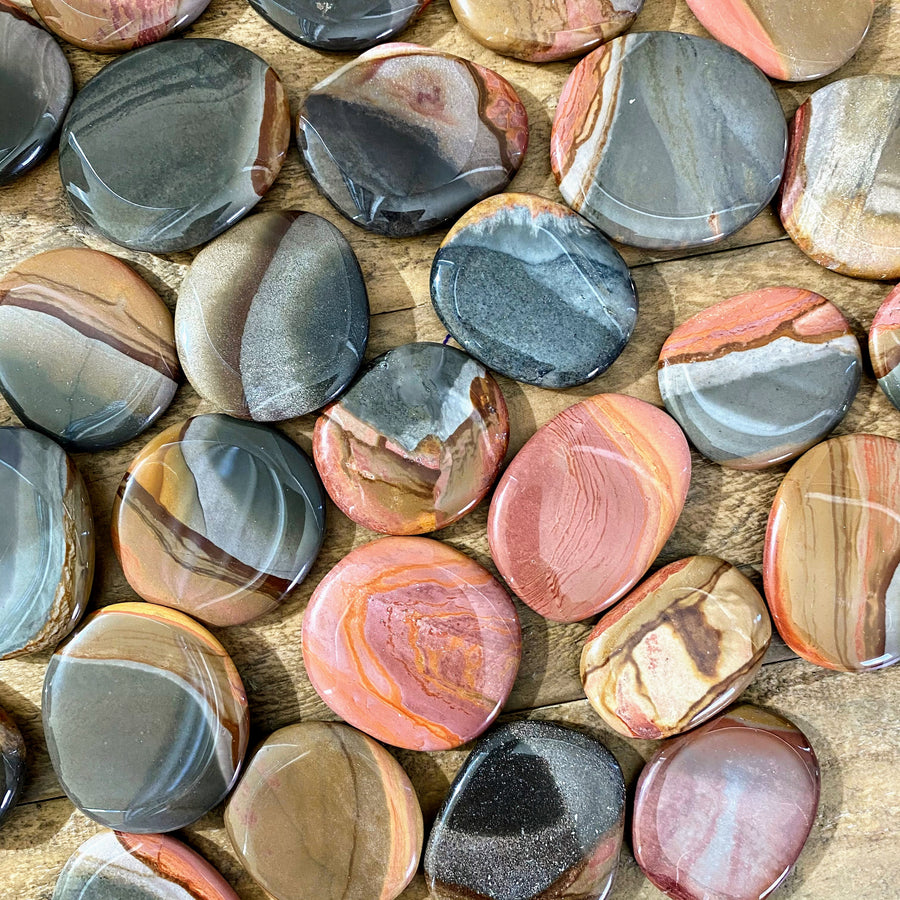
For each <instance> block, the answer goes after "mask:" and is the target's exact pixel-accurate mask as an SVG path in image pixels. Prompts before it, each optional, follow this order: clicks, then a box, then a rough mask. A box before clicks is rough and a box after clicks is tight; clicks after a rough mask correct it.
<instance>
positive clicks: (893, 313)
mask: <svg viewBox="0 0 900 900" xmlns="http://www.w3.org/2000/svg"><path fill="white" fill-rule="evenodd" d="M869 357H870V359H871V360H872V368H873V369H874V370H875V377H876V378H877V379H878V386H879V387H880V388H881V389H882V390H883V391H884V392H885V394H886V395H887V398H888V400H890V401H891V403H893V404H894V406H896V407H897V408H898V409H900V369H898V368H897V367H898V365H900V285H897V287H895V288H894V290H892V291H891V292H890V294H888V296H887V299H886V300H885V301H884V303H882V304H881V306H880V307H879V309H878V312H877V313H876V314H875V319H874V320H873V321H872V327H871V329H870V330H869Z"/></svg>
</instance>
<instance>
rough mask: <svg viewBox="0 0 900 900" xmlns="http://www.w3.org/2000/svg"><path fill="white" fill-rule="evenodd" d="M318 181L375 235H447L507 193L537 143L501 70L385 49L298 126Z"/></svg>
mask: <svg viewBox="0 0 900 900" xmlns="http://www.w3.org/2000/svg"><path fill="white" fill-rule="evenodd" d="M297 143H298V145H299V147H300V153H301V155H302V157H303V161H304V162H305V163H306V167H307V169H309V173H310V175H311V176H312V179H313V181H314V182H315V183H316V185H317V186H318V187H319V190H320V191H322V193H323V194H324V195H325V196H326V197H327V198H328V199H329V200H330V201H331V203H333V204H334V206H335V208H336V209H337V210H338V211H339V212H340V213H342V214H343V215H345V216H346V217H347V218H348V219H350V220H351V221H352V222H355V223H356V224H357V225H359V226H360V227H362V228H365V229H366V230H367V231H374V232H377V233H378V234H385V235H388V236H390V237H405V236H409V235H413V234H420V233H421V232H423V231H428V230H429V229H431V228H437V227H438V226H439V225H441V224H442V223H443V222H446V221H447V220H448V219H452V218H454V217H455V216H457V215H458V214H459V213H460V212H462V211H463V210H464V209H466V208H468V207H469V206H471V205H472V204H473V203H475V202H476V201H478V200H481V199H482V198H483V197H486V196H488V195H489V194H495V193H497V191H502V190H503V189H504V188H505V187H506V186H507V184H509V182H510V179H511V178H512V177H513V175H515V173H516V172H517V171H518V169H519V166H520V165H521V164H522V159H523V157H524V155H525V149H526V147H527V146H528V114H527V113H526V112H525V107H524V106H523V105H522V102H521V100H519V98H518V96H517V95H516V92H515V91H514V90H513V88H512V86H511V85H510V84H509V82H508V81H506V80H505V79H504V78H501V77H500V76H499V75H498V74H497V73H496V72H494V71H492V70H491V69H486V68H484V67H483V66H479V65H478V64H477V63H473V62H469V61H468V60H465V59H460V58H459V57H458V56H451V55H450V54H449V53H442V52H440V51H439V50H432V49H430V48H427V47H419V46H416V45H415V44H385V45H384V46H383V47H378V48H376V49H374V50H370V51H368V52H367V53H364V54H363V55H362V56H360V57H359V58H358V59H355V60H354V61H353V62H351V63H348V64H347V65H346V66H344V67H343V68H341V69H338V70H337V72H335V73H334V74H333V75H330V76H329V77H328V78H326V79H325V80H324V81H321V82H319V84H317V85H316V86H315V87H314V88H313V89H312V91H311V92H310V93H309V95H308V96H307V98H306V102H305V103H304V104H303V107H302V108H301V110H300V116H299V118H298V121H297Z"/></svg>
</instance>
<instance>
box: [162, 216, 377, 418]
mask: <svg viewBox="0 0 900 900" xmlns="http://www.w3.org/2000/svg"><path fill="white" fill-rule="evenodd" d="M175 328H176V336H177V339H178V355H179V357H180V358H181V359H182V361H183V364H184V369H185V374H186V375H187V377H188V380H189V381H190V382H191V384H192V385H193V387H194V390H196V391H197V393H198V394H200V396H201V397H205V398H206V399H207V400H209V401H210V402H211V403H214V404H215V405H216V406H217V407H219V409H221V410H222V411H223V412H226V413H228V414H229V415H231V416H239V417H240V418H244V419H255V420H256V421H258V422H278V421H283V420H285V419H292V418H295V417H297V416H303V415H306V414H307V413H309V412H312V411H313V410H315V409H319V408H320V407H322V406H324V405H325V404H326V403H328V402H329V401H330V400H333V399H334V397H336V396H337V395H338V394H339V393H340V392H341V391H343V390H344V388H345V387H346V386H347V384H348V383H349V381H350V379H351V378H353V376H354V375H355V374H356V370H357V369H358V368H359V365H360V363H361V362H362V358H363V354H364V353H365V349H366V341H367V340H368V336H369V301H368V297H367V294H366V285H365V282H364V280H363V275H362V271H361V270H360V267H359V263H358V262H357V259H356V254H354V252H353V250H352V248H351V247H350V245H349V244H348V243H347V241H346V240H345V239H344V236H343V235H342V234H341V233H340V231H338V230H337V228H335V227H334V226H333V225H332V224H331V223H330V222H328V221H327V220H325V219H323V218H321V217H320V216H316V215H313V214H312V213H305V212H298V211H293V210H291V211H278V210H268V211H266V212H262V213H257V214H256V215H253V216H250V217H249V218H247V219H245V220H244V221H243V222H241V223H239V224H238V225H235V227H234V228H232V229H230V230H229V231H228V232H226V233H225V234H223V235H222V236H221V237H218V238H216V240H215V241H213V243H211V244H210V245H209V246H208V247H205V248H204V249H203V250H201V251H200V253H199V254H198V255H197V257H196V258H195V259H194V261H193V263H192V264H191V267H190V269H189V270H188V273H187V275H186V276H185V279H184V281H183V282H182V284H181V288H180V290H179V293H178V305H177V307H176V311H175Z"/></svg>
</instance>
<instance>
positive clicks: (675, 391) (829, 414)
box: [657, 287, 862, 469]
mask: <svg viewBox="0 0 900 900" xmlns="http://www.w3.org/2000/svg"><path fill="white" fill-rule="evenodd" d="M657 374H658V377H659V390H660V393H661V394H662V398H663V402H664V403H665V404H666V409H667V410H668V411H669V412H670V413H671V414H672V415H673V416H674V417H675V419H676V420H677V421H678V424H679V425H681V427H682V428H683V429H684V431H685V433H686V434H687V436H688V438H689V440H690V441H691V443H692V444H693V445H694V446H695V447H696V448H697V449H698V450H699V451H700V452H701V453H702V454H703V455H704V456H705V457H707V459H711V460H712V461H713V462H717V463H721V465H723V466H728V467H729V468H734V469H762V468H765V467H766V466H772V465H776V464H777V463H782V462H785V461H786V460H789V459H793V458H794V457H796V456H799V455H800V454H801V453H803V452H804V451H805V450H807V449H809V448H810V447H811V446H812V445H813V444H815V443H818V441H820V440H821V439H822V438H823V437H825V436H826V435H827V434H828V432H830V431H831V430H832V429H833V428H834V427H835V426H836V425H838V424H839V423H840V421H841V420H842V419H843V418H844V416H845V415H846V413H847V410H848V409H849V408H850V404H851V403H852V402H853V398H854V397H855V396H856V391H857V389H858V388H859V382H860V377H861V375H862V354H861V352H860V348H859V341H857V339H856V337H855V336H854V334H853V330H852V329H851V327H850V325H849V323H848V322H847V320H846V319H845V318H844V316H843V314H842V313H841V311H840V310H839V309H838V308H837V307H836V306H834V305H833V304H832V303H830V302H829V301H828V300H826V299H825V298H824V297H822V296H820V295H819V294H815V293H813V292H812V291H807V290H803V289H801V288H792V287H771V288H763V289H762V290H758V291H752V292H751V293H748V294H741V295H740V296H737V297H732V298H731V299H730V300H724V301H722V302H721V303H716V304H714V305H712V306H709V307H707V308H706V309H704V310H702V311H701V312H699V313H697V315H695V316H693V317H692V318H690V319H688V320H687V321H686V322H684V323H683V324H681V325H679V326H678V327H677V328H676V329H675V330H674V331H673V332H672V334H671V335H670V336H669V337H668V338H667V339H666V342H665V343H664V344H663V347H662V350H661V351H660V354H659V371H658V373H657Z"/></svg>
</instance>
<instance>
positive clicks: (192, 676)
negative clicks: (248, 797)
mask: <svg viewBox="0 0 900 900" xmlns="http://www.w3.org/2000/svg"><path fill="white" fill-rule="evenodd" d="M42 711H43V719H44V733H45V735H46V737H47V748H48V750H49V751H50V761H51V762H52V763H53V769H54V771H55V772H56V775H57V777H58V778H59V781H60V784H61V785H62V787H63V789H64V790H65V792H66V793H67V794H68V795H69V799H70V800H71V801H72V802H73V803H74V804H75V805H76V806H77V807H78V808H79V809H80V810H81V811H82V812H83V813H84V814H85V815H86V816H88V817H90V818H92V819H94V820H95V821H97V822H99V823H100V824H101V825H106V826H107V827H108V828H114V829H115V830H117V831H128V832H133V833H135V834H147V833H152V832H158V831H174V830H175V829H176V828H183V827H184V826H185V825H189V824H191V822H196V821H197V819H199V818H200V817H201V816H203V815H205V814H206V813H207V812H209V810H211V809H212V808H213V807H214V806H216V805H217V804H218V803H220V802H221V801H222V800H223V799H224V798H225V795H226V794H227V793H228V792H229V791H230V790H231V788H232V786H233V785H234V783H235V781H237V775H238V770H239V769H240V766H241V762H242V760H243V758H244V752H245V751H246V749H247V737H248V733H249V718H248V715H247V697H246V695H245V693H244V687H243V685H242V684H241V679H240V676H239V675H238V672H237V669H236V668H235V667H234V663H232V661H231V659H230V657H229V656H228V654H227V653H226V652H225V649H224V648H223V647H222V645H221V644H220V643H219V642H218V641H217V640H216V639H215V638H214V637H213V636H212V635H211V634H210V633H209V632H208V631H207V630H206V629H205V628H203V627H202V626H200V625H198V624H197V623H196V622H195V621H194V620H193V619H191V618H189V617H188V616H185V615H183V614H182V613H180V612H176V611H175V610H171V609H164V608H163V607H161V606H154V605H152V604H150V603H116V604H113V605H112V606H106V607H104V608H103V609H101V610H100V611H99V612H96V613H94V614H93V615H92V616H90V617H89V618H88V619H87V620H86V622H85V624H84V625H83V626H82V628H80V629H79V630H78V631H77V632H76V633H75V634H74V635H73V636H72V638H70V640H68V641H67V642H66V643H65V644H64V645H63V646H62V647H60V648H59V650H57V651H56V653H54V654H53V656H52V657H51V659H50V664H49V665H48V667H47V675H46V678H45V680H44V694H43V702H42Z"/></svg>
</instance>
